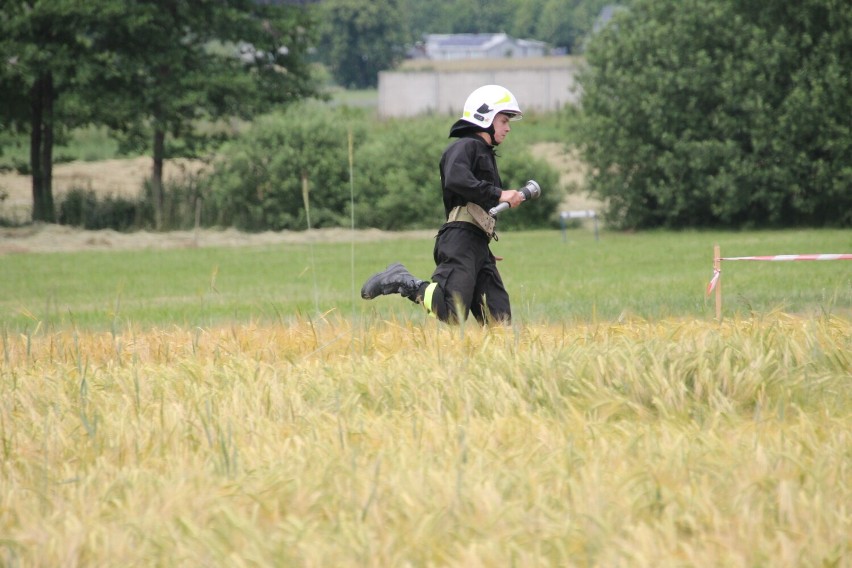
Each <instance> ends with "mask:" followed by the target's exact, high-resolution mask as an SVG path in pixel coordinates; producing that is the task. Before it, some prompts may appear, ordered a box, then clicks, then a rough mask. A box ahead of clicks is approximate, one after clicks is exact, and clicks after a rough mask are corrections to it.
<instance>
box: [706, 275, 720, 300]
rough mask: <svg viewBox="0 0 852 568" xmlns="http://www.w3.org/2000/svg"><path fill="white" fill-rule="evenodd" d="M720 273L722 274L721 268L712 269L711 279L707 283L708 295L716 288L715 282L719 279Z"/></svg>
mask: <svg viewBox="0 0 852 568" xmlns="http://www.w3.org/2000/svg"><path fill="white" fill-rule="evenodd" d="M721 275H722V271H721V270H714V271H713V279H712V280H710V283H709V284H708V285H707V295H708V296H709V295H710V292H712V291H713V289H714V288H716V282H718V281H719V276H721Z"/></svg>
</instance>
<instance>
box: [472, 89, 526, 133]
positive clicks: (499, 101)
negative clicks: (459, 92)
mask: <svg viewBox="0 0 852 568" xmlns="http://www.w3.org/2000/svg"><path fill="white" fill-rule="evenodd" d="M500 112H503V113H506V114H508V115H509V118H510V119H511V120H519V119H520V118H521V117H522V116H523V113H522V112H521V107H520V106H518V101H517V99H515V95H513V94H512V93H511V92H510V91H509V89H507V88H505V87H501V86H500V85H485V86H484V87H479V88H478V89H476V90H475V91H474V92H472V93H471V94H470V96H469V97H467V100H466V101H465V102H464V112H463V113H462V116H461V120H464V121H465V122H469V123H471V124H474V125H476V126H480V127H482V128H488V127H489V126H491V123H492V122H494V117H495V116H497V113H500Z"/></svg>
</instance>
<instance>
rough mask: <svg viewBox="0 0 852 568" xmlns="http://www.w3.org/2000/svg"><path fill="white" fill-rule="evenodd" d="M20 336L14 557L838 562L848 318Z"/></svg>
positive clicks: (63, 560) (850, 420) (398, 324)
mask: <svg viewBox="0 0 852 568" xmlns="http://www.w3.org/2000/svg"><path fill="white" fill-rule="evenodd" d="M622 319H623V321H621V322H615V321H613V322H587V323H579V322H575V323H572V324H566V323H548V322H540V323H535V324H530V325H526V324H520V323H519V324H516V325H514V326H512V327H505V328H503V327H501V328H493V329H482V328H480V327H478V326H476V325H471V324H468V325H464V326H461V327H458V328H452V327H448V326H444V325H441V324H439V323H437V322H434V321H432V320H428V319H426V320H422V321H413V320H412V319H392V318H391V319H387V320H383V321H378V320H366V321H365V320H358V319H352V318H338V317H335V316H333V315H331V316H328V317H326V318H316V317H311V318H308V317H303V318H297V319H294V320H293V321H291V322H288V323H275V324H269V325H260V324H257V323H253V324H252V323H249V324H244V323H231V324H229V325H220V326H211V327H197V326H196V327H193V326H164V327H161V328H147V327H144V326H127V327H124V328H120V329H117V330H103V331H85V330H75V329H73V328H64V329H56V330H47V329H42V330H41V331H40V332H39V333H33V334H25V333H8V332H7V333H4V334H3V335H2V366H1V367H0V450H2V460H0V477H2V480H3V483H2V484H0V511H2V513H0V532H2V534H3V535H4V537H3V540H2V542H0V558H2V559H3V563H4V564H6V565H28V566H29V565H41V566H48V565H101V566H102V565H205V566H209V565H213V566H224V565H235V566H240V565H300V566H364V565H368V566H401V565H419V566H424V565H446V566H477V565H481V566H502V565H511V564H515V565H523V566H548V565H551V566H566V565H599V566H613V565H630V566H660V565H690V566H754V565H765V566H794V565H805V566H820V565H830V566H842V565H845V564H844V563H847V562H848V558H849V555H850V553H852V551H850V548H849V534H850V532H852V526H850V525H852V521H850V517H849V514H848V508H849V504H850V503H852V487H850V485H849V483H848V479H849V477H850V475H849V474H850V471H849V467H850V465H849V464H850V463H852V460H850V458H852V454H850V451H852V450H850V448H852V412H850V409H852V383H850V381H849V378H850V376H852V323H850V321H849V319H848V318H843V317H837V316H832V315H828V314H822V315H811V316H792V315H788V314H784V313H781V312H771V313H767V314H762V315H761V317H747V318H739V317H732V318H728V319H727V320H726V321H725V322H723V323H722V324H721V325H720V324H718V323H715V322H712V321H708V320H707V319H705V318H700V319H690V318H683V317H680V318H674V319H661V320H658V321H653V322H651V321H648V320H644V319H638V318H627V317H625V318H622Z"/></svg>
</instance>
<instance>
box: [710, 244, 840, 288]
mask: <svg viewBox="0 0 852 568" xmlns="http://www.w3.org/2000/svg"><path fill="white" fill-rule="evenodd" d="M719 260H769V261H786V260H852V254H776V255H774V256H728V257H723V258H720V259H719ZM721 275H722V271H721V270H718V269H713V278H712V279H711V280H710V283H709V284H707V295H708V296H709V295H710V292H712V291H713V290H714V289H715V288H716V284H717V283H718V282H719V276H721Z"/></svg>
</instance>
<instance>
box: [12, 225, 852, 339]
mask: <svg viewBox="0 0 852 568" xmlns="http://www.w3.org/2000/svg"><path fill="white" fill-rule="evenodd" d="M715 243H718V244H719V245H720V246H721V251H722V255H723V256H749V255H773V254H804V253H838V252H840V253H848V252H850V251H852V231H843V230H801V231H777V232H771V231H767V232H741V233H713V232H684V233H667V232H659V233H656V232H651V233H638V234H623V233H604V234H603V235H602V236H601V238H600V240H599V241H595V239H594V236H593V233H592V232H591V231H589V230H585V229H574V230H570V231H568V232H567V233H566V234H565V238H563V235H562V233H561V232H560V231H558V230H552V231H535V232H520V233H506V234H504V235H502V238H501V240H500V241H499V242H497V243H495V244H494V245H493V247H492V248H493V250H494V252H495V254H497V255H501V256H503V257H505V260H504V261H502V262H501V265H500V266H501V271H502V273H503V276H504V279H505V283H506V286H507V287H508V289H509V292H510V294H511V296H512V299H513V310H514V315H515V319H516V320H517V321H520V322H536V321H548V322H554V321H556V322H564V321H567V322H574V321H581V322H585V321H598V320H600V321H612V320H617V319H619V318H625V317H638V318H653V319H659V318H667V317H698V318H711V317H714V315H715V312H714V306H715V304H714V301H713V298H710V299H707V298H705V296H704V290H705V287H706V285H707V283H708V282H709V280H710V278H711V277H712V274H713V245H714V244H715ZM432 244H433V241H432V239H429V238H424V239H422V240H399V241H395V242H393V243H389V242H387V241H377V242H373V243H357V244H354V245H353V244H352V243H337V244H328V243H323V244H305V245H286V246H283V245H282V246H275V247H262V248H222V249H175V250H147V251H119V252H81V253H76V254H67V253H61V254H59V253H57V254H31V255H7V256H2V257H0V313H2V317H3V326H4V328H5V329H7V330H10V331H20V330H25V329H29V330H33V329H34V328H35V327H36V326H38V325H42V326H60V327H62V326H66V325H76V326H79V327H81V328H91V329H112V328H115V327H116V326H118V327H123V326H126V325H128V324H139V325H143V326H162V325H168V324H177V325H188V326H207V325H215V324H218V323H223V322H248V321H266V322H269V321H273V322H277V321H289V320H290V319H292V318H293V317H297V316H306V315H307V316H309V315H316V314H325V313H329V312H333V313H335V314H337V315H339V316H344V317H368V318H372V317H374V316H375V317H379V318H386V317H389V316H391V315H394V316H395V317H402V318H413V319H415V320H419V319H422V317H423V314H422V312H421V311H420V310H418V309H417V307H416V306H414V305H412V304H410V303H409V302H407V301H405V300H403V299H401V298H399V297H383V298H379V299H377V300H374V301H372V302H365V301H363V300H361V299H360V298H359V297H358V290H359V289H360V286H361V283H362V282H363V281H364V280H365V279H366V278H367V277H368V276H369V275H370V274H371V273H373V272H375V271H378V270H380V269H382V268H384V266H385V265H386V264H388V263H390V262H392V261H395V260H399V261H402V262H403V263H405V264H406V265H407V266H408V267H409V269H410V270H411V271H412V272H414V273H415V274H417V275H420V276H421V277H422V278H424V279H428V276H429V275H430V274H431V271H432V269H433V267H434V265H433V261H432ZM722 283H723V292H724V294H723V308H724V309H723V314H724V315H728V316H733V315H736V314H750V313H752V312H754V313H757V314H760V313H768V312H771V311H773V310H783V311H787V312H791V313H809V312H820V313H823V312H825V313H843V314H847V315H848V314H849V313H850V310H851V309H852V262H849V261H833V262H780V263H779V262H774V263H770V262H730V263H725V264H724V265H723V276H722Z"/></svg>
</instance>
